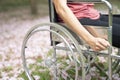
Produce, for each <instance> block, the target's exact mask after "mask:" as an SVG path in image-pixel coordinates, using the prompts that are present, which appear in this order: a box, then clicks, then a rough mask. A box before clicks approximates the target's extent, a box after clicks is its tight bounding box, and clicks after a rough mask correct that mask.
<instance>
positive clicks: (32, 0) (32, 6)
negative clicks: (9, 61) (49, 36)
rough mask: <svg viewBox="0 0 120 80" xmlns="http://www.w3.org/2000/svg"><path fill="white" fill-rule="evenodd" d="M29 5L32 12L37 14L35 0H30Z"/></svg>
mask: <svg viewBox="0 0 120 80" xmlns="http://www.w3.org/2000/svg"><path fill="white" fill-rule="evenodd" d="M30 5H31V12H32V14H37V13H38V9H37V0H30Z"/></svg>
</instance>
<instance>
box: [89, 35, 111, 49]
mask: <svg viewBox="0 0 120 80" xmlns="http://www.w3.org/2000/svg"><path fill="white" fill-rule="evenodd" d="M88 44H89V46H90V47H91V48H92V49H93V50H94V51H101V50H105V49H107V47H108V46H110V44H109V42H108V41H106V40H105V39H102V38H95V37H94V38H93V39H92V40H89V42H88Z"/></svg>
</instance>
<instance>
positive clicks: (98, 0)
mask: <svg viewBox="0 0 120 80" xmlns="http://www.w3.org/2000/svg"><path fill="white" fill-rule="evenodd" d="M74 1H78V2H92V3H104V4H105V5H106V6H107V7H108V10H109V11H108V14H109V26H108V40H109V42H110V43H111V44H112V36H111V35H112V5H111V4H110V3H109V2H108V1H107V0H74ZM48 2H49V12H50V15H49V16H50V22H51V23H42V24H38V25H36V26H34V27H32V28H31V29H30V30H29V31H28V33H27V34H26V36H25V38H24V41H23V45H22V49H21V54H22V60H23V67H24V70H25V72H26V74H27V76H28V78H29V80H33V78H32V76H31V74H30V72H29V69H28V68H27V64H26V57H25V56H26V55H25V49H26V44H27V41H28V39H29V38H30V37H31V36H32V35H33V34H34V33H36V32H38V31H45V30H46V31H49V32H50V33H53V34H56V35H57V36H59V37H60V38H62V40H63V41H64V42H65V43H66V45H67V46H68V47H67V48H65V47H59V46H56V42H57V41H56V40H55V41H54V39H52V46H53V48H54V50H57V49H58V50H59V49H62V50H66V51H67V50H70V51H71V53H72V58H73V61H74V62H75V71H76V73H75V78H74V79H75V80H78V78H77V77H78V62H79V61H77V59H76V56H75V55H74V52H77V53H78V54H79V55H80V62H81V68H82V80H85V75H86V71H85V70H86V69H85V61H84V56H85V55H84V54H83V53H86V55H89V54H87V53H90V54H94V55H97V56H103V57H106V56H107V57H108V71H109V72H108V74H107V76H108V80H112V59H118V60H119V59H120V56H119V55H114V54H112V46H111V47H109V48H108V53H102V52H100V53H96V52H94V51H90V50H88V49H87V50H81V49H82V48H81V47H80V46H79V42H78V41H77V40H76V39H75V38H74V36H73V35H71V32H69V31H68V30H67V29H66V28H64V27H63V26H61V25H59V23H57V22H56V12H55V9H54V6H53V3H52V0H48ZM40 26H49V27H50V28H51V29H50V30H49V29H43V28H44V27H43V28H42V29H39V27H40ZM53 28H55V29H57V30H54V29H53ZM59 30H60V31H61V32H63V33H64V34H65V35H66V36H67V37H68V38H69V39H70V40H71V41H72V45H74V47H75V49H73V48H71V45H70V44H69V43H68V42H67V40H66V39H64V36H63V35H61V33H59V32H58V31H59ZM52 37H53V36H52V34H51V38H52ZM68 48H69V49H68ZM118 53H120V50H119V51H118ZM53 55H54V57H55V56H56V51H55V54H53ZM56 59H57V58H56V57H55V60H56ZM88 62H89V61H88ZM89 64H90V63H89ZM55 65H56V64H55ZM117 66H119V61H118V64H117ZM118 70H120V69H119V68H118ZM54 72H55V76H54V80H58V77H57V68H55V71H54Z"/></svg>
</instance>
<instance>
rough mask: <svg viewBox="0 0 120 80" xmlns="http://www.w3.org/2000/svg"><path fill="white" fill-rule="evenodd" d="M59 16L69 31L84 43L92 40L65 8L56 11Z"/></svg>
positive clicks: (71, 13)
mask: <svg viewBox="0 0 120 80" xmlns="http://www.w3.org/2000/svg"><path fill="white" fill-rule="evenodd" d="M57 13H58V14H59V16H60V17H61V18H62V19H63V21H64V22H65V23H66V24H67V25H68V26H69V28H70V29H71V30H73V31H74V32H76V33H77V34H78V35H79V36H80V37H81V38H82V39H84V40H85V41H86V42H87V41H88V40H90V39H92V38H93V36H92V35H91V34H90V33H89V32H88V31H87V30H86V29H85V28H84V27H83V26H82V25H81V24H80V22H79V21H78V19H77V18H76V17H75V15H74V14H73V12H72V11H71V10H70V9H69V8H68V7H67V6H64V8H62V9H60V10H57Z"/></svg>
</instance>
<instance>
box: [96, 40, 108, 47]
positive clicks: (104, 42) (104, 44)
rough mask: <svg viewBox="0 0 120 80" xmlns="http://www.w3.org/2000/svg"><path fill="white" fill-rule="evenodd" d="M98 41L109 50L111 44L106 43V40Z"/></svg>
mask: <svg viewBox="0 0 120 80" xmlns="http://www.w3.org/2000/svg"><path fill="white" fill-rule="evenodd" d="M98 41H99V43H100V44H101V45H102V46H104V47H105V48H107V47H108V46H110V44H109V42H108V41H106V40H104V39H99V40H98Z"/></svg>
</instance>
